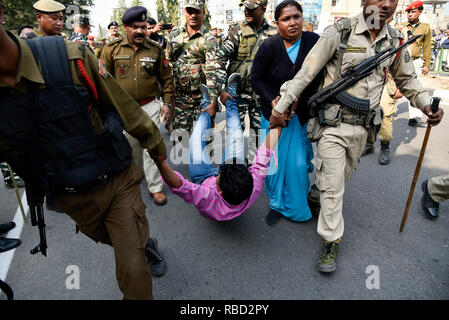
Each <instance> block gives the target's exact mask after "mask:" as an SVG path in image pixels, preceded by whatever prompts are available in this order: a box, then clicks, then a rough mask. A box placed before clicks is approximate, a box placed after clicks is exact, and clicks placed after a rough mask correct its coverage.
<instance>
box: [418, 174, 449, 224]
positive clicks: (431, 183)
mask: <svg viewBox="0 0 449 320" xmlns="http://www.w3.org/2000/svg"><path fill="white" fill-rule="evenodd" d="M421 189H422V191H423V195H422V197H421V206H422V208H423V209H424V211H425V212H426V214H427V216H428V217H429V218H432V219H436V218H438V216H439V211H440V203H441V202H443V201H445V200H447V199H449V174H443V175H442V176H438V177H433V178H431V179H428V180H425V181H423V183H422V184H421Z"/></svg>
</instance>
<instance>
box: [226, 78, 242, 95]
mask: <svg viewBox="0 0 449 320" xmlns="http://www.w3.org/2000/svg"><path fill="white" fill-rule="evenodd" d="M241 79H242V76H241V75H240V73H233V74H231V75H230V76H229V78H228V85H227V87H226V92H227V93H229V95H230V96H231V97H233V98H237V97H238V93H237V90H238V86H239V84H240V80H241Z"/></svg>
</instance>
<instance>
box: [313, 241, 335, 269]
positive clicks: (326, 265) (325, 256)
mask: <svg viewBox="0 0 449 320" xmlns="http://www.w3.org/2000/svg"><path fill="white" fill-rule="evenodd" d="M339 244H340V239H338V240H335V241H326V240H325V241H324V246H323V250H322V251H321V257H320V261H319V262H318V270H319V271H320V272H325V273H328V272H334V271H335V270H336V269H337V262H336V261H337V254H338V245H339Z"/></svg>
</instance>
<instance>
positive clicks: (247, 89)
mask: <svg viewBox="0 0 449 320" xmlns="http://www.w3.org/2000/svg"><path fill="white" fill-rule="evenodd" d="M240 6H245V21H240V22H237V23H234V24H232V25H231V26H230V27H229V31H228V35H227V36H226V37H224V38H223V42H222V44H221V47H220V49H219V50H218V53H217V62H218V65H219V67H218V70H217V83H218V85H217V86H218V91H219V93H220V100H221V102H222V103H223V104H224V105H225V104H226V101H227V100H228V99H230V98H231V97H230V96H229V94H228V93H227V92H226V91H225V85H226V79H227V77H228V76H229V75H231V74H232V73H234V72H236V73H240V75H241V76H242V80H241V82H240V87H239V94H240V97H238V98H237V103H238V105H239V114H240V122H241V124H242V129H243V130H245V114H246V112H247V111H248V113H249V119H250V128H251V129H253V130H254V131H255V132H256V135H254V136H253V137H255V138H256V139H255V141H256V146H257V141H258V139H257V137H258V131H259V128H260V108H259V105H258V97H257V95H256V94H255V93H254V91H253V89H252V88H251V84H250V79H249V77H250V74H251V67H252V64H253V59H254V57H255V55H256V53H257V50H258V48H259V46H260V45H261V44H262V42H263V41H264V40H265V39H267V38H268V37H270V36H272V35H275V34H276V33H277V29H276V28H275V27H273V26H271V25H269V24H268V22H267V21H266V20H265V18H264V14H265V11H266V7H267V0H247V1H242V2H241V3H240ZM228 62H229V65H228ZM251 136H252V135H251ZM255 150H256V148H250V155H251V154H252V153H253V152H254V151H255ZM248 158H249V159H250V160H252V156H249V157H248Z"/></svg>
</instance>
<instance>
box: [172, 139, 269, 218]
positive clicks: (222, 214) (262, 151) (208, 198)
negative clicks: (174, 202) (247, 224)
mask: <svg viewBox="0 0 449 320" xmlns="http://www.w3.org/2000/svg"><path fill="white" fill-rule="evenodd" d="M271 152H272V151H271V150H269V149H267V148H265V145H262V146H260V147H259V149H258V150H257V153H256V156H255V157H254V161H253V164H252V166H251V167H250V168H249V169H248V170H249V172H250V173H251V175H252V176H253V185H254V186H253V192H252V194H251V196H250V197H249V198H248V199H246V200H245V201H243V202H242V203H241V204H239V205H231V204H229V203H227V202H226V201H225V200H224V199H223V197H222V196H221V195H220V194H219V193H218V189H217V177H215V176H211V177H209V178H207V179H206V180H204V182H203V183H202V184H200V185H199V184H195V183H193V182H191V181H188V180H186V179H184V177H183V176H182V175H181V174H180V173H179V172H177V171H175V173H176V174H177V176H178V177H179V179H180V180H181V183H182V185H181V187H179V188H172V187H170V186H168V185H167V187H168V188H169V189H170V190H171V191H172V192H173V193H174V194H176V195H178V196H180V197H181V198H183V199H184V201H185V202H187V203H192V204H194V205H195V207H196V208H197V209H198V211H199V212H200V213H201V215H202V216H204V217H206V218H210V219H214V220H218V221H223V220H231V219H234V218H235V217H238V216H239V215H241V214H242V213H243V212H245V211H246V210H247V209H248V208H249V207H251V206H252V205H253V203H254V202H255V201H256V199H257V198H258V197H259V195H260V193H261V192H262V188H263V182H264V180H265V177H266V176H267V172H268V166H269V165H270V158H271ZM164 183H165V181H164Z"/></svg>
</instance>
